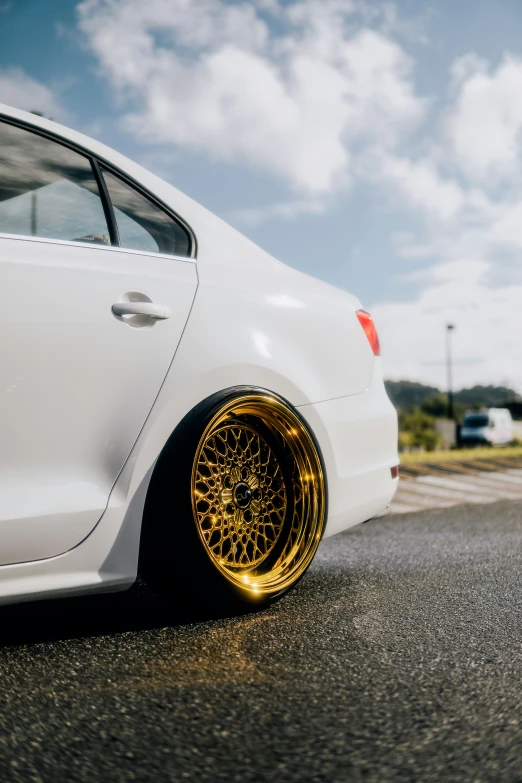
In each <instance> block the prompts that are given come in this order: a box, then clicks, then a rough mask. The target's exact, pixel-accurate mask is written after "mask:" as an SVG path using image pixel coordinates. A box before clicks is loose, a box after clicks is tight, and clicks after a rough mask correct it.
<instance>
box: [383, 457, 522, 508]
mask: <svg viewBox="0 0 522 783" xmlns="http://www.w3.org/2000/svg"><path fill="white" fill-rule="evenodd" d="M454 475H455V478H453V477H452V474H451V473H448V474H447V475H423V476H419V477H417V478H401V481H400V482H399V488H398V490H397V494H396V495H395V499H394V501H393V503H392V506H391V509H390V513H391V514H405V513H408V512H411V511H420V510H424V509H427V508H447V507H449V506H458V505H462V504H464V503H493V502H494V501H495V500H514V499H517V498H521V499H522V470H521V469H520V468H509V469H507V470H505V471H502V472H501V471H499V472H495V473H493V472H490V471H487V472H486V471H480V472H479V473H477V474H475V475H464V474H462V473H458V474H454Z"/></svg>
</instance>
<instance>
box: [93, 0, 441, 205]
mask: <svg viewBox="0 0 522 783" xmlns="http://www.w3.org/2000/svg"><path fill="white" fill-rule="evenodd" d="M362 7H363V6H362V5H361V4H360V3H358V4H355V3H351V2H347V1H346V0H342V2H341V0H304V2H292V3H290V4H287V5H282V4H278V3H276V2H275V0H273V1H272V2H270V3H266V2H263V3H259V2H258V3H257V4H253V3H246V2H243V3H236V4H231V3H226V2H224V0H200V2H198V3H193V2H190V1H189V0H148V1H147V2H145V3H144V2H142V0H118V1H117V2H114V0H84V2H83V3H81V4H80V5H79V6H78V13H79V26H80V29H81V30H82V31H83V33H84V34H85V36H86V39H87V41H88V44H89V46H90V48H91V49H92V51H93V52H94V53H95V55H96V56H97V58H98V60H99V63H100V65H101V71H102V72H103V73H104V75H105V76H106V77H107V78H108V79H109V81H110V82H111V84H112V86H113V88H114V89H115V90H116V92H117V94H118V96H119V98H120V100H123V101H125V100H126V99H128V100H130V101H132V103H133V105H134V106H136V108H135V109H134V110H133V111H131V112H130V113H129V114H128V115H127V116H126V117H125V118H124V125H125V126H126V127H127V128H128V129H130V130H132V131H133V132H134V133H135V134H137V135H138V136H139V137H140V138H142V139H143V140H146V141H148V142H156V143H162V144H173V145H176V146H179V147H191V148H193V149H199V150H202V151H203V152H205V153H206V154H208V155H211V156H214V157H217V158H220V159H222V160H234V161H243V162H246V163H248V164H253V165H256V166H260V167H262V168H264V169H265V170H268V171H270V172H272V173H273V174H275V175H277V176H278V177H280V178H282V179H283V180H285V181H287V182H288V183H289V184H290V185H291V186H292V187H293V188H294V189H296V190H298V191H301V192H303V193H308V194H314V193H316V194H318V193H327V192H329V191H331V190H332V189H334V188H335V187H336V186H338V185H339V184H341V183H346V182H348V181H349V179H350V177H351V175H352V149H353V147H354V145H357V146H358V147H361V146H363V147H364V146H365V145H367V144H369V143H377V144H379V145H380V146H381V147H384V148H386V149H390V148H393V147H394V146H395V145H397V144H398V143H400V141H401V140H403V139H404V138H405V136H407V134H408V133H409V132H410V131H411V130H412V129H413V128H416V127H417V126H418V124H419V123H420V121H421V120H422V118H423V117H424V114H425V109H426V101H425V100H424V99H422V98H419V97H418V96H417V95H416V94H415V91H414V87H413V83H412V61H411V60H410V58H409V57H408V56H407V55H406V54H405V52H404V51H403V50H402V49H401V48H400V47H399V46H398V45H397V44H396V43H395V42H394V41H392V40H391V39H390V38H388V37H386V36H385V35H383V34H382V33H380V32H378V31H376V30H374V29H370V28H369V27H365V26H362V27H361V25H360V24H359V27H358V28H357V27H354V24H353V23H354V19H355V15H356V14H357V12H358V9H359V8H362ZM267 10H268V11H269V12H270V13H272V14H274V13H276V14H277V15H278V16H279V25H278V28H277V29H278V32H274V28H270V27H269V26H268V24H267V22H266V20H265V12H266V11H267Z"/></svg>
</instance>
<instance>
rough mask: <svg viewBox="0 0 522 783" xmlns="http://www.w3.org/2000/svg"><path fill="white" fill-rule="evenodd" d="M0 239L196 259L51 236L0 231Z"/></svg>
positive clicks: (190, 261) (189, 261)
mask: <svg viewBox="0 0 522 783" xmlns="http://www.w3.org/2000/svg"><path fill="white" fill-rule="evenodd" d="M0 239H9V240H20V241H21V242H43V243H44V244H46V245H67V246H72V247H79V248H82V249H83V250H114V251H115V252H116V253H130V254H131V255H135V256H148V257H149V258H167V259H168V258H170V259H172V260H173V261H187V262H188V263H189V264H195V263H196V259H195V258H191V257H190V256H173V255H171V254H167V253H154V252H153V251H152V250H132V248H129V247H118V245H101V244H100V245H98V244H96V243H95V242H76V241H75V240H74V239H52V237H30V236H26V235H25V234H5V233H3V232H2V231H0Z"/></svg>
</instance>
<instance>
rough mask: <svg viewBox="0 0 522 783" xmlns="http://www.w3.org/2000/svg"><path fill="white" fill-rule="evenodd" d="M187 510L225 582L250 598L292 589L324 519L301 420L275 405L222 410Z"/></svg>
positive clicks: (201, 448) (265, 401) (198, 464)
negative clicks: (250, 596)
mask: <svg viewBox="0 0 522 783" xmlns="http://www.w3.org/2000/svg"><path fill="white" fill-rule="evenodd" d="M192 508H193V512H194V519H195V522H196V527H197V529H198V533H199V536H200V538H201V541H202V542H203V545H204V547H205V549H206V551H207V554H208V555H209V557H210V558H211V560H212V561H213V563H214V564H215V565H216V566H217V568H218V569H219V570H220V571H221V573H222V574H224V576H226V577H227V579H228V580H229V581H230V582H232V583H233V584H235V585H236V586H238V587H241V588H242V589H243V590H245V591H247V592H249V593H251V594H252V595H253V596H262V595H266V594H272V593H276V592H280V591H282V590H284V589H286V588H288V587H289V586H290V585H291V584H293V583H294V582H295V581H296V580H297V579H298V578H299V577H300V576H301V574H302V573H303V572H304V571H305V570H306V568H307V567H308V565H309V563H310V561H311V560H312V558H313V556H314V554H315V551H316V549H317V546H318V544H319V541H320V539H321V534H322V529H323V524H324V515H325V486H324V476H323V471H322V467H321V461H320V459H319V455H318V453H317V449H316V447H315V444H314V442H313V440H312V438H311V437H310V434H309V433H308V430H307V429H306V427H305V426H304V424H303V423H302V421H301V419H300V418H299V417H298V416H297V415H296V414H295V413H294V412H293V411H291V410H290V409H289V408H287V407H286V405H284V403H282V402H281V401H280V400H279V399H277V398H275V397H270V396H261V395H255V394H252V395H244V396H241V397H236V398H235V399H234V400H232V401H230V402H229V403H226V404H225V405H224V406H223V407H222V408H221V409H220V411H219V412H218V413H217V414H216V415H215V416H214V417H213V418H212V420H211V421H210V422H209V424H208V425H207V427H206V429H205V431H204V433H203V435H202V437H201V439H200V441H199V444H198V448H197V450H196V454H195V457H194V464H193V469H192Z"/></svg>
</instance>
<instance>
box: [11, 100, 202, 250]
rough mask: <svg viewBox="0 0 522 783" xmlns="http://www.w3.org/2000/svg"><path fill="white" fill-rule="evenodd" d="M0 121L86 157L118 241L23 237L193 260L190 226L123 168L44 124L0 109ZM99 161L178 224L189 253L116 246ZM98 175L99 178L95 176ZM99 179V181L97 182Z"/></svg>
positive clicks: (113, 220) (195, 246)
mask: <svg viewBox="0 0 522 783" xmlns="http://www.w3.org/2000/svg"><path fill="white" fill-rule="evenodd" d="M0 122H5V123H6V124H7V125H13V126H15V127H18V128H22V129H23V130H27V131H30V132H31V133H36V134H37V135H39V136H43V137H45V138H47V139H49V140H50V141H54V142H55V143H57V144H62V145H63V146H64V147H69V149H72V150H73V152H77V153H78V154H80V155H83V156H84V157H86V158H87V159H88V160H89V162H90V165H91V168H92V171H93V176H94V177H95V179H96V184H97V185H98V190H99V195H100V199H101V201H102V206H103V211H104V214H105V218H106V220H107V227H108V230H109V234H110V238H111V242H112V241H113V236H114V237H115V238H116V239H117V240H118V244H114V245H112V244H111V245H94V244H89V243H88V242H85V243H81V242H74V241H73V240H71V241H69V240H64V239H60V240H54V239H49V240H47V238H46V237H24V239H34V240H35V241H39V240H41V241H50V242H57V243H59V244H72V245H75V246H78V245H79V246H81V247H96V248H100V247H104V248H105V249H106V250H122V251H123V250H125V251H126V252H129V253H138V254H140V255H150V256H161V258H175V259H176V260H178V261H179V260H181V259H184V260H188V261H196V260H197V250H198V244H197V239H196V235H195V233H194V231H193V230H192V228H191V226H190V225H189V224H188V223H187V222H186V221H185V220H183V218H181V217H180V216H179V215H178V214H177V213H176V212H175V211H174V210H173V209H172V207H169V206H168V205H167V204H165V203H164V202H163V201H161V199H159V198H158V197H157V196H156V195H155V194H154V193H151V191H149V190H148V189H147V188H146V187H144V186H143V185H141V184H140V183H139V182H136V180H134V179H133V178H132V177H130V176H129V175H128V174H127V173H126V172H124V171H122V170H121V169H119V168H118V167H117V166H115V165H114V164H113V163H111V162H110V161H108V160H107V159H106V158H103V157H102V156H100V155H95V154H94V153H93V152H92V151H91V150H89V149H88V148H87V147H84V146H82V145H81V144H78V143H76V142H73V141H70V139H66V138H64V137H63V136H60V135H59V134H57V133H54V132H52V131H48V130H46V129H44V128H39V127H38V126H36V125H32V124H31V123H30V122H27V121H26V120H20V119H18V118H15V117H11V116H10V115H8V114H4V113H3V112H1V111H0ZM100 164H101V165H102V166H103V167H104V168H106V169H107V171H109V172H112V173H114V174H115V175H116V176H117V177H119V178H120V179H121V180H123V181H124V182H125V183H126V184H127V185H129V187H131V188H134V190H136V191H137V192H138V193H140V194H141V195H142V196H144V197H145V198H147V199H149V201H151V202H152V203H153V204H155V205H156V206H157V207H158V208H159V209H161V210H162V211H163V212H165V213H166V214H167V215H168V216H169V217H170V218H171V219H172V220H173V221H174V222H175V223H178V225H180V226H181V228H182V229H183V230H184V231H186V233H187V235H188V238H189V255H188V256H173V255H167V254H165V253H152V252H148V251H142V250H132V249H131V248H120V247H119V237H118V226H117V223H116V217H115V215H114V210H113V207H112V202H111V200H110V198H109V194H108V191H107V187H106V185H105V182H104V180H103V176H102V173H101V171H100V168H99V167H100ZM98 178H99V179H98ZM100 181H101V184H100ZM0 236H3V237H9V238H10V239H12V238H14V237H15V236H20V237H21V236H22V235H21V234H16V235H14V234H2V233H1V232H0Z"/></svg>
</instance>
